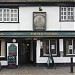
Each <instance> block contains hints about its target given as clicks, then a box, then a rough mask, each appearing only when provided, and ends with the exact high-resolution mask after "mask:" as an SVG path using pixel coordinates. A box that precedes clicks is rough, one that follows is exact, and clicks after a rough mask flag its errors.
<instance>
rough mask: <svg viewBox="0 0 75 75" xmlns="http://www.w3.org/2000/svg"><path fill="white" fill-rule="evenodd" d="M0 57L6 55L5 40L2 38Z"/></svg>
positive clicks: (0, 41)
mask: <svg viewBox="0 0 75 75" xmlns="http://www.w3.org/2000/svg"><path fill="white" fill-rule="evenodd" d="M0 57H5V40H1V39H0Z"/></svg>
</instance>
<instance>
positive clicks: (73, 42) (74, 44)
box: [65, 39, 75, 55]
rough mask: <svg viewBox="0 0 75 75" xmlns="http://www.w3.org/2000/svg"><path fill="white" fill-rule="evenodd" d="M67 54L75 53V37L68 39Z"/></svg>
mask: <svg viewBox="0 0 75 75" xmlns="http://www.w3.org/2000/svg"><path fill="white" fill-rule="evenodd" d="M65 50H66V55H75V39H67V40H66V49H65Z"/></svg>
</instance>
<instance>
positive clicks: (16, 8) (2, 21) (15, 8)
mask: <svg viewBox="0 0 75 75" xmlns="http://www.w3.org/2000/svg"><path fill="white" fill-rule="evenodd" d="M0 9H2V20H1V21H0V23H18V22H19V8H18V7H14V8H13V7H11V8H9V7H6V8H5V7H4V8H0ZM4 9H6V10H7V9H9V21H4V16H3V15H4V14H3V13H4ZM11 10H17V13H15V14H17V16H16V17H15V16H14V18H13V19H17V20H16V21H11V18H12V17H10V16H11ZM13 15H14V14H13ZM6 16H7V14H6ZM0 18H1V17H0Z"/></svg>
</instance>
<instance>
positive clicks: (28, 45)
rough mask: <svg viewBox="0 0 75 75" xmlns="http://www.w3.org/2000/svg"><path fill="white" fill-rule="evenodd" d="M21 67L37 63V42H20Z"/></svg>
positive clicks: (19, 61)
mask: <svg viewBox="0 0 75 75" xmlns="http://www.w3.org/2000/svg"><path fill="white" fill-rule="evenodd" d="M18 55H19V57H18V58H19V60H18V63H19V65H27V64H28V65H29V64H33V65H35V63H36V42H35V41H33V40H21V41H20V42H19V51H18Z"/></svg>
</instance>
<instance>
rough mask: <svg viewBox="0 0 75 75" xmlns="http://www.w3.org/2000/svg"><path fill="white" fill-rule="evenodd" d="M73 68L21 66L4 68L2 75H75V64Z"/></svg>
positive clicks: (0, 73) (0, 72)
mask: <svg viewBox="0 0 75 75" xmlns="http://www.w3.org/2000/svg"><path fill="white" fill-rule="evenodd" d="M70 70H71V68H70V67H69V66H68V67H65V66H64V67H56V69H55V68H49V69H48V68H47V67H34V66H19V67H17V68H15V69H9V68H2V69H1V71H0V75H75V66H74V67H73V72H74V73H71V72H70Z"/></svg>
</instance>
